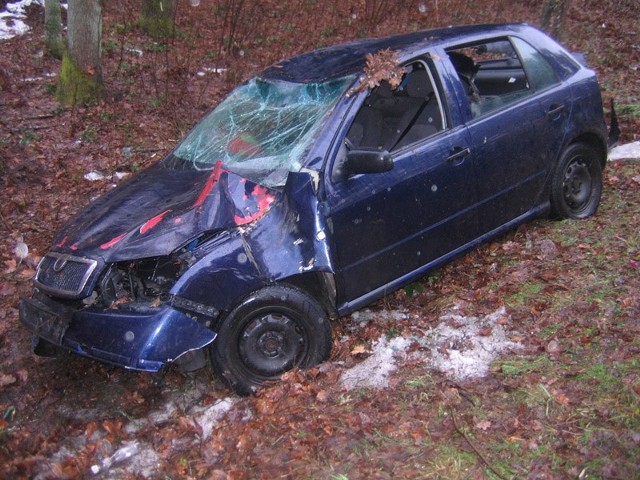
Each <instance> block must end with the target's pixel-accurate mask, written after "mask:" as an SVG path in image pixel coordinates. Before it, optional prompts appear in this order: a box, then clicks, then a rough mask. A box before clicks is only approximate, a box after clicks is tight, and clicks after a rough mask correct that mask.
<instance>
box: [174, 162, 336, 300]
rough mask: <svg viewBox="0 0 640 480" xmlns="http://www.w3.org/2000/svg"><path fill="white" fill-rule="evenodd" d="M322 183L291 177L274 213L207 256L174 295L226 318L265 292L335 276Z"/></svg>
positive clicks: (310, 176)
mask: <svg viewBox="0 0 640 480" xmlns="http://www.w3.org/2000/svg"><path fill="white" fill-rule="evenodd" d="M317 179H318V174H317V173H316V172H302V173H290V174H289V178H288V181H287V183H286V185H285V187H284V194H283V195H282V197H281V198H280V199H279V200H278V201H277V203H276V204H273V205H272V206H271V208H270V210H269V212H268V213H267V214H266V215H264V216H263V217H262V218H260V219H259V220H257V221H255V222H253V223H251V224H247V225H244V226H241V227H239V228H238V229H236V230H234V231H233V232H232V233H231V234H230V235H229V236H228V238H227V239H226V240H225V241H223V242H221V243H220V244H219V245H216V247H215V248H213V249H211V251H210V252H208V253H206V254H205V255H204V256H203V257H202V258H201V259H200V260H198V261H197V262H196V263H195V264H194V265H193V266H192V267H191V268H190V269H189V270H187V272H186V273H185V274H184V275H183V276H182V277H181V278H180V279H179V280H178V282H177V283H176V284H175V285H174V287H173V288H172V290H171V293H172V294H173V295H175V296H179V297H182V298H187V299H189V300H192V301H194V302H197V303H202V304H205V305H210V306H213V307H215V308H216V309H218V310H220V311H223V312H224V311H229V310H231V309H232V308H233V307H234V306H235V305H236V304H237V303H238V302H240V301H241V299H242V298H244V297H245V296H246V295H248V294H249V293H251V292H253V291H255V290H257V289H259V288H261V287H262V286H265V285H268V284H271V283H275V282H279V281H286V280H287V279H288V278H291V277H295V276H298V275H301V274H305V273H308V272H319V271H320V272H333V265H332V262H331V257H330V252H329V248H328V246H327V245H328V240H327V229H326V226H325V223H324V217H323V216H322V215H321V212H320V205H319V202H318V199H317V187H316V185H317ZM205 248H206V247H205ZM195 253H196V255H197V254H198V252H195Z"/></svg>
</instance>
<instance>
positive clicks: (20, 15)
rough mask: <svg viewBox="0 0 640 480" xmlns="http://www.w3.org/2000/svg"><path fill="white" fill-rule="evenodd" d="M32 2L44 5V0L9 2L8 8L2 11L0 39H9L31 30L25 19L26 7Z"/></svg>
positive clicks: (0, 15) (0, 16) (0, 13)
mask: <svg viewBox="0 0 640 480" xmlns="http://www.w3.org/2000/svg"><path fill="white" fill-rule="evenodd" d="M31 4H36V5H41V6H42V5H44V0H20V1H18V2H13V3H7V5H6V7H5V8H6V9H7V10H6V11H4V12H0V40H8V39H10V38H13V37H17V36H18V35H24V34H25V33H27V32H28V31H29V26H28V25H27V24H26V23H24V21H23V20H24V19H25V18H27V15H26V14H25V11H24V9H25V8H26V7H28V6H29V5H31Z"/></svg>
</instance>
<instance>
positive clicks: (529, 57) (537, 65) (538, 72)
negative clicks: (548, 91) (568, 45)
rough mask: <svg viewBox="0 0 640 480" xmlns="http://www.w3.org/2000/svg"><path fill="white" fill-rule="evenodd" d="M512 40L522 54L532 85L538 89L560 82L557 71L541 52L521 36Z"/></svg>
mask: <svg viewBox="0 0 640 480" xmlns="http://www.w3.org/2000/svg"><path fill="white" fill-rule="evenodd" d="M511 40H512V41H513V44H514V45H515V47H516V49H517V50H518V53H519V54H520V58H521V59H522V63H524V69H525V70H526V71H527V77H528V78H529V81H530V82H531V86H532V87H533V88H534V89H535V90H536V91H540V90H544V89H545V88H548V87H551V86H553V85H557V84H558V83H560V80H558V76H557V75H556V73H555V71H554V70H553V68H552V67H551V65H550V64H549V62H547V60H546V59H545V58H544V57H543V56H542V54H541V53H540V52H538V51H537V50H536V49H535V48H533V47H532V46H531V45H529V44H528V43H527V42H525V41H524V40H522V39H520V38H517V37H513V38H512V39H511Z"/></svg>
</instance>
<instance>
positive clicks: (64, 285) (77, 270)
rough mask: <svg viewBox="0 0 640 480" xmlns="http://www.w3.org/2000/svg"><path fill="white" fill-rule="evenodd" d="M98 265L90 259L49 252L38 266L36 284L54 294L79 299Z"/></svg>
mask: <svg viewBox="0 0 640 480" xmlns="http://www.w3.org/2000/svg"><path fill="white" fill-rule="evenodd" d="M97 265H98V262H96V261H95V260H92V259H90V258H83V257H74V256H72V255H67V254H63V253H56V252H49V253H48V254H47V255H46V256H45V257H44V258H43V259H42V261H41V262H40V265H38V272H37V273H36V282H37V283H38V284H39V285H40V286H41V287H42V288H43V289H44V290H47V291H50V292H52V293H56V294H58V295H61V296H64V297H77V296H78V295H80V293H82V291H83V290H84V287H85V286H86V285H87V281H88V280H89V278H90V277H91V274H92V273H93V271H94V270H95V268H96V266H97Z"/></svg>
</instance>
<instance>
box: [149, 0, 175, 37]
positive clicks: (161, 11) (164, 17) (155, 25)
mask: <svg viewBox="0 0 640 480" xmlns="http://www.w3.org/2000/svg"><path fill="white" fill-rule="evenodd" d="M174 12H175V2H174V0H142V14H141V15H140V26H141V27H142V29H143V30H144V31H145V32H146V33H147V34H149V35H151V36H152V37H168V36H170V35H171V34H172V33H173V14H174Z"/></svg>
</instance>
